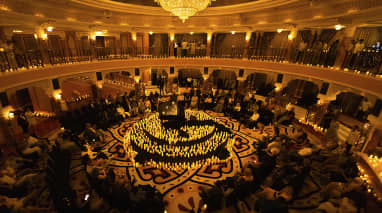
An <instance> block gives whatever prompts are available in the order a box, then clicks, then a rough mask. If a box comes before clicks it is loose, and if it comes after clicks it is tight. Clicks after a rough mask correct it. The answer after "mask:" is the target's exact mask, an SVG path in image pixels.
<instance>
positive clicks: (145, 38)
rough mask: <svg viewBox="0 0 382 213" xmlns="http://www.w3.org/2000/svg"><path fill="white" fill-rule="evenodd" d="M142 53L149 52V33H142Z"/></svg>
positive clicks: (146, 53)
mask: <svg viewBox="0 0 382 213" xmlns="http://www.w3.org/2000/svg"><path fill="white" fill-rule="evenodd" d="M143 54H144V55H148V54H150V41H149V33H143Z"/></svg>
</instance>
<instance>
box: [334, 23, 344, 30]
mask: <svg viewBox="0 0 382 213" xmlns="http://www.w3.org/2000/svg"><path fill="white" fill-rule="evenodd" d="M343 27H344V26H343V25H340V24H337V25H335V26H334V29H336V30H341V29H342V28H343Z"/></svg>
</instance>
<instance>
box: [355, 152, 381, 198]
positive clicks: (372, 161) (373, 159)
mask: <svg viewBox="0 0 382 213" xmlns="http://www.w3.org/2000/svg"><path fill="white" fill-rule="evenodd" d="M365 162H366V163H367V164H368V165H369V167H370V168H371V169H372V170H373V171H374V173H375V175H376V176H377V177H374V178H372V177H370V175H369V174H368V173H367V172H366V170H365V169H364V168H363V167H362V166H361V165H360V164H359V163H358V164H357V167H358V170H359V171H360V173H361V175H360V178H361V179H362V180H363V181H364V183H365V185H366V187H367V191H368V192H369V193H370V194H372V195H373V196H374V197H375V198H376V199H377V200H378V201H382V192H381V191H378V190H375V189H374V187H375V185H376V184H375V183H373V181H379V182H380V183H382V158H379V157H377V156H374V155H370V156H369V157H368V158H367V159H366V160H365ZM375 178H377V179H378V180H375Z"/></svg>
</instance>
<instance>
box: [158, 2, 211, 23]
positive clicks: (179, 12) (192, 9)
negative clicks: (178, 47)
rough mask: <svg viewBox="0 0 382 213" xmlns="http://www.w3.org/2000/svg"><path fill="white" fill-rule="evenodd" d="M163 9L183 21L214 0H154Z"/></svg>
mask: <svg viewBox="0 0 382 213" xmlns="http://www.w3.org/2000/svg"><path fill="white" fill-rule="evenodd" d="M154 1H155V2H157V3H158V4H159V5H160V6H161V7H162V8H163V9H164V10H167V11H169V12H171V13H172V14H174V15H175V16H178V17H179V18H180V19H181V20H182V22H183V23H184V22H185V21H186V20H187V19H188V17H190V16H194V15H195V14H196V13H197V12H200V11H202V10H204V9H206V8H207V7H208V6H209V5H210V4H211V2H212V1H216V0H154Z"/></svg>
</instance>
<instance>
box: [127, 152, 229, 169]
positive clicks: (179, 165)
mask: <svg viewBox="0 0 382 213" xmlns="http://www.w3.org/2000/svg"><path fill="white" fill-rule="evenodd" d="M231 158H232V157H231V156H230V157H229V158H227V159H224V160H221V159H219V158H217V157H215V156H212V157H211V158H207V159H202V160H198V161H195V162H182V163H178V162H176V163H174V162H156V161H154V160H150V161H148V162H147V163H145V165H147V166H153V167H156V168H158V169H168V170H171V171H177V170H180V169H192V168H200V167H202V166H208V165H214V164H219V163H224V162H226V161H228V160H229V159H231ZM133 165H134V166H135V167H139V166H140V164H139V163H138V162H135V161H134V160H133Z"/></svg>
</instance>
